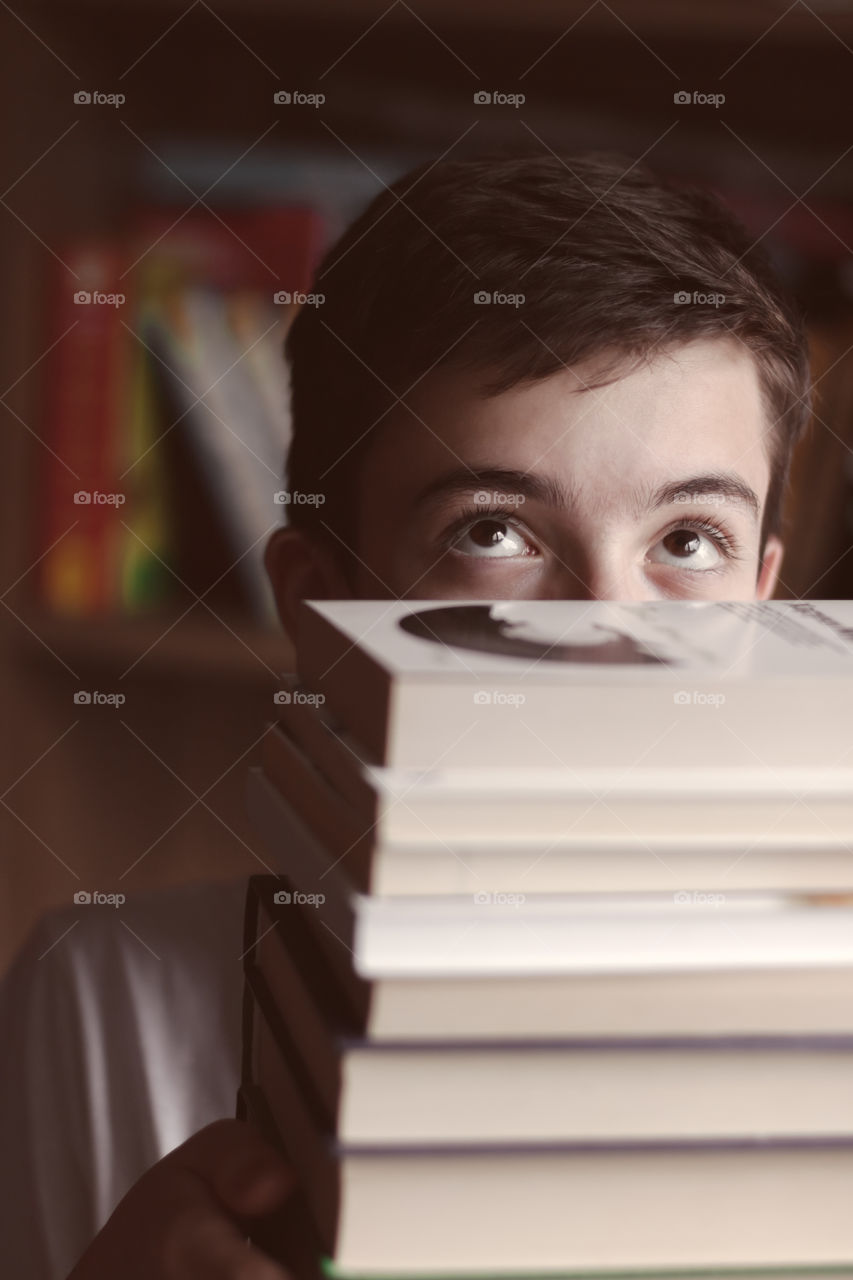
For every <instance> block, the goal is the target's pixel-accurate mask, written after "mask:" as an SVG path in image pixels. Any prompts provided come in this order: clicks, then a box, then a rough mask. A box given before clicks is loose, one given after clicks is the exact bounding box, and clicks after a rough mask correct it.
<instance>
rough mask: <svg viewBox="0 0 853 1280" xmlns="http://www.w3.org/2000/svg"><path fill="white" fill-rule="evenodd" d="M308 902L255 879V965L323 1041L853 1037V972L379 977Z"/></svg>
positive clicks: (249, 948)
mask: <svg viewBox="0 0 853 1280" xmlns="http://www.w3.org/2000/svg"><path fill="white" fill-rule="evenodd" d="M276 894H282V895H284V898H285V899H287V898H288V897H289V899H290V900H289V901H286V902H282V903H277V902H276ZM308 896H309V895H304V896H301V895H299V894H298V893H295V894H294V886H293V883H292V881H290V880H289V879H288V878H287V877H286V876H281V877H276V876H272V877H265V876H253V877H252V878H251V880H250V883H249V893H248V898H247V927H246V940H245V964H246V966H247V967H248V966H250V965H255V966H256V967H257V968H258V969H259V970H260V971H261V973H262V974H263V977H264V981H265V982H266V984H267V986H268V987H269V989H270V992H271V994H272V997H273V999H274V1001H275V1004H276V1007H277V1008H279V1009H280V1010H284V1011H287V1014H288V1021H289V1022H293V1023H296V1022H297V1021H298V1022H299V1023H300V1025H302V1026H305V1027H308V1026H313V1030H312V1031H310V1033H309V1034H310V1035H311V1036H312V1037H313V1038H314V1039H317V1040H320V1039H322V1038H323V1037H325V1036H327V1035H328V1031H327V1030H326V1029H324V1028H325V1026H326V1024H328V1025H330V1026H331V1027H333V1028H334V1029H335V1032H336V1033H337V1034H340V1035H343V1036H347V1037H350V1038H363V1039H367V1040H370V1041H371V1042H373V1043H384V1042H390V1043H401V1042H410V1041H425V1040H440V1041H444V1042H450V1041H466V1040H471V1039H472V1038H473V1039H476V1040H479V1041H487V1042H493V1041H505V1040H507V1039H511V1040H516V1041H517V1040H522V1039H524V1038H528V1039H531V1040H553V1039H555V1038H560V1037H563V1038H568V1037H578V1038H580V1037H587V1038H593V1037H601V1038H603V1037H622V1038H624V1037H636V1038H646V1039H651V1038H658V1039H671V1038H679V1037H682V1038H683V1037H685V1036H692V1037H696V1038H724V1037H728V1038H737V1037H742V1038H748V1037H750V1036H756V1035H762V1036H767V1037H769V1038H780V1037H804V1038H808V1037H813V1036H841V1037H844V1036H847V1035H850V1034H853V966H843V965H837V964H836V965H833V966H831V967H826V968H825V967H823V966H820V967H818V966H812V967H803V966H799V967H797V966H788V965H786V966H785V967H783V968H770V967H766V966H765V967H761V966H756V965H754V964H751V965H747V966H744V967H740V968H735V969H722V970H712V969H691V970H642V969H626V970H624V971H622V972H618V973H613V972H596V973H587V972H584V973H570V974H556V975H555V974H546V975H522V974H519V973H511V974H509V975H505V976H503V977H501V978H500V980H499V981H495V980H494V979H493V978H491V977H488V976H485V977H484V976H474V977H466V976H460V975H456V974H444V973H443V974H439V975H437V976H430V977H426V976H413V975H409V974H404V975H401V974H399V973H397V972H390V971H389V972H383V973H379V974H374V975H372V976H371V978H370V979H369V980H368V979H366V978H364V977H362V976H361V975H360V974H359V973H358V972H357V971H356V970H355V968H354V966H353V956H352V952H351V951H350V949H349V948H348V947H347V945H346V944H345V943H344V941H343V940H342V939H341V937H340V936H339V935H338V934H336V933H335V932H334V931H333V930H332V929H331V928H330V927H329V925H328V924H327V922H326V919H325V913H324V912H323V911H321V910H320V909H319V906H318V904H316V903H314V902H311V901H308V900H307V899H308ZM323 905H324V904H323Z"/></svg>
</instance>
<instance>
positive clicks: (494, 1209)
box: [240, 600, 853, 1278]
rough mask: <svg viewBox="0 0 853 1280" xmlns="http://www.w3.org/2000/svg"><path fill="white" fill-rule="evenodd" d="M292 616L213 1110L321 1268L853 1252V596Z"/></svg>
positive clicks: (611, 1263) (714, 1262) (719, 1265)
mask: <svg viewBox="0 0 853 1280" xmlns="http://www.w3.org/2000/svg"><path fill="white" fill-rule="evenodd" d="M296 647H297V663H298V674H297V675H295V676H293V677H289V678H286V679H285V680H284V681H283V684H282V688H281V690H280V691H279V693H278V694H277V695H276V703H277V707H276V710H277V713H278V720H277V723H276V724H275V725H274V726H273V727H272V728H271V730H270V732H269V734H268V735H267V738H266V739H265V743H264V758H263V764H262V767H260V768H258V769H256V770H254V771H253V772H252V774H251V776H250V779H249V804H250V809H251V813H252V815H253V818H254V820H255V822H256V823H257V825H258V827H259V829H260V830H261V832H262V833H263V835H264V837H265V840H266V843H267V844H268V847H269V850H270V860H271V862H272V864H273V866H272V869H273V872H274V874H271V875H269V876H263V877H255V878H253V880H252V882H251V885H250V891H249V896H248V902H247V912H246V948H245V950H246V954H245V970H246V1000H245V1020H244V1032H245V1040H244V1061H243V1083H242V1087H241V1095H240V1114H241V1115H244V1116H245V1115H248V1116H250V1117H254V1118H255V1119H256V1120H257V1121H258V1122H260V1123H261V1124H262V1125H264V1126H265V1127H266V1128H267V1129H268V1131H269V1132H270V1134H271V1136H272V1137H273V1138H274V1140H275V1141H277V1142H278V1143H279V1144H280V1145H281V1147H282V1149H283V1150H284V1152H285V1153H286V1155H287V1158H288V1159H289V1161H290V1162H291V1164H292V1165H293V1167H294V1169H295V1171H296V1174H297V1177H298V1181H299V1186H300V1195H301V1197H302V1201H301V1204H302V1206H303V1207H304V1211H305V1217H306V1221H307V1223H308V1224H309V1228H308V1229H309V1234H310V1237H311V1240H310V1247H309V1250H308V1253H309V1254H310V1256H312V1257H313V1256H315V1255H316V1257H317V1258H318V1260H319V1261H318V1263H317V1266H318V1270H322V1271H323V1272H324V1273H325V1274H326V1275H335V1276H345V1277H366V1276H371V1277H401V1278H405V1277H423V1276H435V1277H438V1276H446V1277H450V1276H457V1277H473V1276H477V1275H490V1276H527V1277H529V1276H540V1275H541V1276H558V1275H574V1276H577V1275H590V1276H597V1277H603V1276H615V1275H627V1274H632V1275H633V1274H636V1275H641V1276H645V1277H649V1278H650V1277H663V1276H676V1275H684V1274H688V1273H690V1274H696V1273H698V1272H710V1271H714V1272H718V1273H721V1274H726V1275H727V1276H730V1277H733V1276H735V1275H740V1274H750V1275H755V1274H758V1273H760V1274H763V1275H767V1274H773V1275H775V1274H779V1275H787V1276H789V1277H791V1276H806V1275H817V1274H828V1273H833V1272H839V1273H841V1274H844V1275H850V1274H853V1216H851V1214H850V1212H849V1205H850V1203H851V1196H853V602H846V601H819V602H804V601H797V602H790V603H787V602H773V603H753V602H741V603H686V602H669V601H667V602H660V603H658V602H648V603H642V604H630V605H629V604H613V603H603V602H596V603H592V604H590V603H588V602H570V601H532V602H531V601H514V602H483V601H475V602H453V603H438V602H436V601H424V602H416V601H387V600H386V601H333V602H315V603H308V604H306V605H304V606H303V611H302V616H301V620H300V626H299V631H298V634H297V636H296ZM304 1225H305V1224H303V1225H302V1227H300V1230H303V1229H304ZM286 1235H287V1232H285V1236H286ZM259 1238H260V1237H259ZM282 1248H283V1249H284V1251H285V1253H286V1250H287V1240H285V1242H284V1245H283V1246H282Z"/></svg>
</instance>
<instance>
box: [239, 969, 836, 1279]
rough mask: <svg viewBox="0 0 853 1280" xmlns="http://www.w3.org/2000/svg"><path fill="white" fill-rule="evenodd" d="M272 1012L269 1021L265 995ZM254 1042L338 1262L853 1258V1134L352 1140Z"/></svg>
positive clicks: (281, 1060)
mask: <svg viewBox="0 0 853 1280" xmlns="http://www.w3.org/2000/svg"><path fill="white" fill-rule="evenodd" d="M258 991H259V992H260V993H262V992H263V988H262V986H259V988H258ZM265 1013H269V1014H270V1015H271V1016H272V1017H273V1018H274V1017H275V1008H274V1006H273V1005H271V1003H270V1002H269V1001H267V1002H266V1008H265ZM255 1048H256V1056H255V1057H254V1058H253V1063H254V1067H255V1069H256V1070H257V1071H259V1072H260V1073H261V1074H263V1075H264V1076H265V1077H266V1078H268V1079H269V1078H271V1079H272V1080H273V1081H274V1088H273V1089H272V1090H271V1091H270V1092H269V1093H267V1092H264V1097H265V1100H266V1103H267V1105H268V1107H269V1111H270V1113H271V1116H272V1120H273V1123H274V1125H275V1128H276V1131H277V1133H278V1135H279V1137H280V1140H281V1143H282V1146H283V1149H284V1151H285V1153H286V1155H287V1157H288V1159H289V1160H290V1162H291V1164H292V1166H293V1168H294V1171H295V1172H296V1174H297V1177H298V1179H299V1185H300V1188H301V1190H302V1194H303V1195H304V1197H305V1201H306V1203H307V1205H308V1207H309V1211H310V1214H311V1218H312V1220H313V1226H314V1230H315V1232H316V1236H317V1238H318V1240H319V1245H320V1248H321V1249H322V1250H323V1252H324V1253H325V1255H326V1258H327V1259H328V1261H329V1262H330V1263H331V1264H332V1265H333V1266H334V1267H335V1269H336V1270H337V1271H343V1272H347V1273H361V1274H364V1273H366V1274H369V1275H375V1276H380V1275H412V1276H413V1275H430V1274H435V1273H441V1272H447V1273H451V1274H456V1273H458V1274H480V1273H483V1272H494V1273H496V1274H502V1275H507V1274H514V1273H515V1274H538V1273H540V1272H541V1273H546V1274H547V1273H549V1272H550V1273H554V1274H567V1273H568V1274H570V1273H572V1272H573V1271H577V1272H582V1271H584V1270H591V1271H594V1272H595V1273H596V1274H599V1275H601V1274H602V1273H603V1274H606V1273H607V1272H608V1271H618V1270H620V1269H621V1270H633V1271H640V1272H642V1271H645V1272H646V1273H647V1274H649V1275H650V1276H651V1275H654V1276H658V1277H659V1276H660V1275H661V1274H662V1273H663V1272H665V1271H666V1270H667V1269H670V1270H679V1269H680V1270H686V1269H689V1268H691V1267H695V1268H699V1267H704V1268H705V1269H708V1268H711V1267H717V1268H722V1267H733V1268H743V1267H749V1266H754V1267H774V1266H775V1267H783V1266H786V1265H787V1266H796V1265H800V1266H803V1265H808V1266H816V1265H821V1264H822V1265H825V1266H833V1265H834V1266H843V1265H847V1266H849V1265H851V1259H853V1225H851V1223H850V1218H849V1215H848V1214H847V1212H846V1205H847V1201H848V1199H849V1195H850V1183H851V1178H853V1142H851V1141H849V1140H843V1139H842V1140H839V1139H833V1140H824V1141H814V1140H806V1141H802V1140H800V1141H793V1140H787V1141H779V1140H766V1139H758V1140H751V1141H743V1142H729V1141H722V1142H720V1141H708V1142H704V1143H683V1142H681V1143H680V1142H670V1143H660V1142H658V1143H648V1142H642V1141H640V1142H631V1143H624V1142H623V1143H615V1142H614V1143H590V1142H578V1143H564V1144H561V1143H555V1142H547V1143H540V1144H529V1143H528V1144H522V1143H518V1144H505V1145H503V1146H501V1147H494V1146H488V1147H483V1146H480V1145H477V1144H453V1145H445V1146H422V1145H421V1146H418V1145H412V1146H408V1147H404V1148H401V1147H394V1146H387V1145H386V1146H383V1145H366V1144H356V1143H344V1142H341V1141H340V1140H339V1139H338V1138H337V1137H335V1136H334V1135H332V1134H331V1133H329V1131H328V1130H327V1129H324V1127H323V1117H322V1115H321V1114H320V1113H319V1112H318V1110H317V1108H316V1104H315V1101H314V1099H313V1098H312V1096H311V1092H310V1089H309V1090H308V1091H307V1092H306V1090H305V1088H304V1085H305V1073H304V1071H303V1070H302V1069H301V1068H300V1067H299V1066H298V1065H297V1063H296V1061H295V1059H294V1058H293V1057H291V1058H289V1059H288V1058H286V1057H284V1056H283V1055H281V1054H280V1053H278V1044H277V1043H276V1042H274V1041H273V1040H272V1038H264V1037H261V1038H260V1039H259V1040H258V1041H257V1042H256V1045H255ZM271 1051H274V1056H273V1058H272V1059H271V1060H269V1061H267V1059H266V1057H265V1055H266V1054H268V1053H270V1052H271ZM262 1092H263V1091H262ZM522 1192H523V1195H524V1200H523V1209H522V1208H521V1206H520V1195H521V1194H522ZM745 1205H748V1207H749V1212H748V1214H745V1213H744V1206H745ZM781 1221H784V1222H785V1230H784V1231H780V1229H779V1227H780V1222H781ZM436 1222H439V1223H440V1224H441V1229H440V1230H436V1228H435V1224H436ZM614 1222H618V1224H619V1229H618V1231H614V1230H613V1224H614ZM709 1222H713V1223H714V1228H715V1229H714V1231H712V1232H710V1233H709V1231H708V1223H709Z"/></svg>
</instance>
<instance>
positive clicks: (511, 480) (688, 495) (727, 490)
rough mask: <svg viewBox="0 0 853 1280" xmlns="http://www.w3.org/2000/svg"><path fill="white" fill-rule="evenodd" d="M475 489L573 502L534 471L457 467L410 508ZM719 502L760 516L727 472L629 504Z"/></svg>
mask: <svg viewBox="0 0 853 1280" xmlns="http://www.w3.org/2000/svg"><path fill="white" fill-rule="evenodd" d="M479 489H497V490H499V491H500V492H502V493H515V494H521V495H523V496H524V497H525V498H527V499H528V500H529V501H531V502H541V503H542V504H543V505H544V506H548V507H557V508H564V509H565V508H569V507H571V506H572V505H573V503H574V501H575V499H574V495H573V494H572V492H571V490H569V489H567V488H566V487H565V485H563V484H562V483H561V481H559V480H558V479H557V478H556V476H550V475H541V474H539V473H538V472H535V471H516V470H512V469H509V468H506V467H478V468H474V467H458V468H456V469H455V470H453V471H447V472H445V473H444V474H443V475H440V476H437V477H436V478H435V479H434V480H431V481H430V483H429V484H428V485H426V486H425V487H424V488H423V489H421V491H420V493H418V494H417V495H416V496H415V499H414V505H415V506H420V505H421V504H423V503H425V502H427V500H428V499H430V498H435V497H436V496H438V495H440V496H441V497H446V496H450V495H451V494H462V493H473V492H476V491H477V490H479ZM711 496H713V497H715V498H718V499H719V498H723V499H725V500H726V501H728V502H734V503H737V504H738V505H740V506H744V507H747V508H748V510H749V511H750V512H751V513H752V516H753V518H754V519H755V520H757V519H758V517H759V515H760V514H761V503H760V501H759V499H758V495H757V494H756V493H755V491H754V490H753V489H752V488H750V486H749V485H748V484H747V483H746V481H744V480H742V479H741V478H740V476H737V475H734V474H733V473H730V472H708V473H706V474H704V475H698V476H688V477H686V478H685V479H683V480H670V481H667V483H666V484H662V485H660V486H659V487H658V488H657V489H650V490H645V491H643V490H634V492H633V493H632V495H631V497H632V502H633V506H634V510H635V511H636V513H637V515H638V516H639V515H643V514H645V513H646V512H650V511H656V510H657V509H658V508H659V507H666V506H670V505H671V504H672V503H675V502H688V501H689V500H690V499H694V498H696V499H699V498H707V497H711Z"/></svg>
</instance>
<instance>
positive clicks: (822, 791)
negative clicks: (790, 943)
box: [262, 703, 853, 896]
mask: <svg viewBox="0 0 853 1280" xmlns="http://www.w3.org/2000/svg"><path fill="white" fill-rule="evenodd" d="M281 710H282V720H283V721H285V722H286V723H285V724H282V725H280V726H276V727H274V728H273V729H271V730H270V732H269V733H268V734H267V735H266V737H265V739H264V743H263V748H262V763H263V767H264V771H265V774H266V776H267V777H268V778H269V780H270V781H271V782H272V783H273V784H274V785H275V786H276V787H277V789H278V790H279V792H280V793H281V795H282V796H283V798H284V799H285V800H287V801H288V803H290V804H291V805H292V806H293V809H294V810H295V812H296V814H297V815H298V816H299V817H300V818H301V819H302V821H303V822H304V823H305V824H306V826H307V827H308V828H310V830H311V831H312V832H313V834H314V835H315V836H316V837H317V839H318V840H320V841H321V843H322V844H323V845H325V848H326V851H327V853H328V856H329V859H330V861H332V862H334V863H336V864H337V866H338V868H339V870H340V872H341V873H342V874H344V875H345V876H346V878H347V879H348V880H349V881H350V882H351V883H352V885H353V887H354V888H357V889H359V890H361V891H362V892H369V893H375V894H378V895H379V896H386V895H394V894H400V895H409V894H431V893H432V894H440V893H474V892H477V891H479V890H487V891H495V892H509V891H517V892H526V893H559V892H564V893H571V892H575V891H578V892H584V891H586V892H605V891H614V892H642V891H666V890H669V891H671V892H674V891H676V890H679V889H703V890H711V889H713V890H717V891H728V892H736V891H744V890H747V891H749V890H752V891H754V890H767V889H770V890H776V891H781V890H785V891H803V890H807V891H812V892H817V891H822V892H841V891H851V890H853V771H850V770H835V771H833V773H832V774H831V775H830V771H827V772H826V773H825V774H822V773H821V772H820V771H819V770H811V771H805V770H799V771H792V770H788V771H787V772H786V778H785V782H784V784H782V783H780V782H779V781H778V780H777V778H776V775H775V774H773V773H771V774H769V777H770V779H771V781H772V782H773V784H774V785H773V786H768V785H767V778H766V777H765V776H763V775H762V776H753V777H750V774H752V775H757V774H758V773H759V771H756V770H752V771H748V770H742V771H732V770H726V771H718V772H720V773H722V772H725V774H726V777H725V778H717V779H714V783H715V784H716V785H714V786H713V787H712V785H710V783H709V779H708V776H707V774H706V773H705V772H699V773H696V771H693V774H692V775H691V776H690V777H679V776H678V772H677V771H675V770H673V771H672V773H673V774H675V778H674V783H675V787H676V788H678V789H677V790H676V792H675V794H672V793H671V792H670V791H668V790H667V788H666V785H665V781H666V777H667V771H665V770H657V771H656V772H657V775H658V776H657V777H656V778H654V779H651V780H648V781H647V782H646V785H645V786H642V787H637V785H636V771H633V772H631V773H630V774H629V779H630V781H631V785H630V786H626V787H625V789H624V790H623V789H621V788H619V787H617V786H615V785H611V786H609V787H608V786H607V785H604V779H602V780H601V782H599V780H598V779H593V780H592V781H591V782H590V784H589V785H588V786H587V785H585V784H584V783H583V782H582V781H581V780H580V779H579V777H578V776H577V775H575V774H573V773H569V772H568V771H567V770H563V771H558V770H546V769H541V770H535V769H523V770H517V771H515V772H514V773H512V772H510V771H505V772H503V773H502V772H501V771H496V772H498V773H499V775H500V776H499V779H498V780H497V781H495V780H493V779H492V778H491V775H490V773H489V771H488V770H482V769H480V770H473V769H469V770H457V771H452V770H445V771H430V772H426V773H421V774H418V773H417V772H416V771H415V770H395V769H387V768H381V767H377V768H374V767H371V766H368V765H360V764H357V763H356V764H355V765H353V764H352V763H351V762H350V760H349V759H347V758H342V755H341V747H340V744H339V743H338V742H337V738H336V737H335V736H334V734H333V733H331V732H330V731H328V730H326V729H325V728H324V727H323V725H322V723H321V722H320V718H319V716H318V715H317V713H316V712H313V711H311V710H310V709H309V708H307V707H304V706H301V705H299V704H296V703H292V704H288V705H284V706H282V709H281ZM294 713H295V714H294ZM290 728H292V735H291V733H290V732H288V729H290ZM297 734H298V735H299V738H300V739H301V741H300V740H298V739H297ZM321 735H322V736H321ZM323 737H325V739H327V741H323ZM335 745H337V746H338V748H339V750H338V752H337V754H336V753H335V752H334V751H332V749H331V748H332V747H333V746H335ZM312 752H313V754H312ZM344 755H345V753H344ZM647 772H651V771H647ZM710 772H711V771H708V773H710ZM561 773H562V776H560V774H561ZM764 773H765V774H766V773H767V771H764ZM807 774H809V775H810V776H806V775H807ZM839 775H841V776H840V777H839ZM528 783H529V785H526V784H528Z"/></svg>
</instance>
